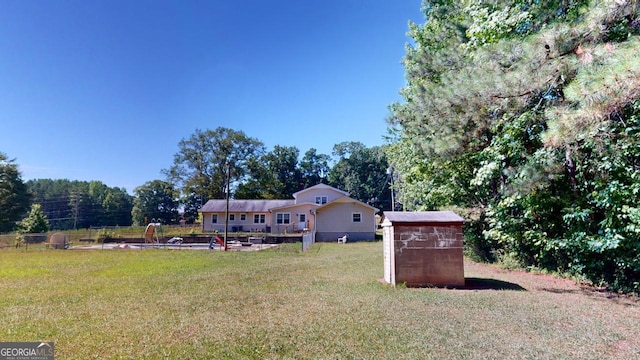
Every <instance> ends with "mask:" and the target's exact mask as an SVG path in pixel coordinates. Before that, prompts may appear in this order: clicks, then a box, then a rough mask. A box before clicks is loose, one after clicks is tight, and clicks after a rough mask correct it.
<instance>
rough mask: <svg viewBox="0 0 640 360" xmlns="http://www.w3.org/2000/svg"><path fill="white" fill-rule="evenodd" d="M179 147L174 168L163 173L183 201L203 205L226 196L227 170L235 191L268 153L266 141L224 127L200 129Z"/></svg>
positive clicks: (174, 160)
mask: <svg viewBox="0 0 640 360" xmlns="http://www.w3.org/2000/svg"><path fill="white" fill-rule="evenodd" d="M178 147H179V151H178V153H176V154H175V155H174V157H173V165H172V166H171V167H170V168H169V169H166V170H163V173H164V174H165V175H166V177H167V179H168V181H170V182H172V183H173V184H175V186H176V187H177V189H179V190H180V191H181V192H182V195H183V198H188V197H194V196H195V197H199V198H201V202H202V203H205V202H206V201H207V200H208V199H223V198H224V197H225V196H226V184H227V169H228V170H229V176H230V182H231V184H232V188H234V187H235V185H237V184H239V183H240V182H242V181H243V180H244V179H245V177H246V176H247V175H248V172H249V168H248V166H249V164H250V163H251V162H252V161H255V159H257V158H259V157H260V156H261V155H262V154H264V145H263V144H262V142H260V141H259V140H257V139H254V138H251V137H249V136H247V135H246V134H245V133H244V132H242V131H236V130H233V129H229V128H224V127H218V128H216V129H215V130H204V131H203V130H199V129H198V130H196V132H195V133H194V134H193V135H191V136H190V137H189V138H188V139H183V140H181V141H180V142H179V143H178ZM227 165H228V166H227Z"/></svg>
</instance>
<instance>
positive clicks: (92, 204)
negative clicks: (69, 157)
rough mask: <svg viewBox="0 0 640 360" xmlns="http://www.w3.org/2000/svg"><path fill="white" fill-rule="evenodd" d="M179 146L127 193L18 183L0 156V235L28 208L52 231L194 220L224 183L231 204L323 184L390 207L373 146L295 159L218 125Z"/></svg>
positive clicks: (95, 184) (349, 145) (346, 146)
mask: <svg viewBox="0 0 640 360" xmlns="http://www.w3.org/2000/svg"><path fill="white" fill-rule="evenodd" d="M178 145H179V150H178V152H177V153H176V154H175V155H174V158H173V163H172V164H171V166H169V167H168V168H167V169H163V170H162V171H161V173H162V174H163V175H164V176H165V178H164V179H157V180H152V181H149V182H147V183H145V184H142V185H140V186H138V187H136V188H135V189H134V191H133V195H130V194H129V193H128V192H127V191H126V189H124V188H118V187H109V186H107V185H105V184H103V183H102V182H100V181H97V180H95V181H77V180H67V179H34V180H28V181H26V182H24V181H22V179H21V176H20V173H19V171H18V168H17V164H16V163H15V160H11V161H9V160H8V158H7V156H6V155H4V154H0V156H1V157H0V176H2V177H0V179H2V180H1V181H0V195H1V196H0V232H9V231H13V230H19V229H20V227H19V225H20V223H21V220H22V221H24V220H23V219H26V218H28V217H29V216H28V215H29V214H30V212H31V213H34V211H35V213H34V215H32V216H36V215H37V216H39V217H40V218H44V219H46V220H47V229H52V230H68V229H79V228H88V227H103V226H130V225H132V224H133V225H144V224H147V223H149V222H160V223H163V224H177V223H179V222H180V220H184V221H185V222H187V223H194V222H196V221H197V220H198V210H199V209H200V207H202V205H204V204H205V203H206V202H207V200H209V199H224V198H225V197H226V194H227V183H228V184H229V194H230V196H231V197H232V198H236V199H289V198H292V196H293V194H294V193H295V192H297V191H300V190H302V189H304V188H307V187H309V186H313V185H316V184H319V183H326V184H329V185H331V186H334V187H337V188H340V189H343V190H345V191H348V192H350V193H351V196H352V197H354V198H356V199H359V200H361V201H363V202H365V203H367V204H369V205H371V206H374V207H377V208H379V209H381V210H382V209H383V208H388V207H389V206H391V204H390V202H391V196H390V187H389V181H388V180H389V179H388V176H387V167H388V162H387V159H386V155H385V153H384V151H383V149H382V148H381V147H378V146H374V147H371V148H369V147H366V146H365V145H363V144H362V143H360V142H343V143H340V144H337V145H335V146H334V149H333V154H332V155H327V154H319V153H318V152H317V150H316V149H313V148H312V149H309V150H308V151H306V152H305V153H304V154H303V155H302V156H301V154H300V151H299V150H298V148H296V147H293V146H292V147H286V146H279V145H276V146H275V147H274V148H273V149H272V150H271V151H267V150H266V148H265V146H264V144H263V143H262V142H261V141H260V140H258V139H255V138H251V137H249V136H247V135H246V134H245V133H244V132H242V131H237V130H233V129H228V128H222V127H219V128H216V129H214V130H196V131H195V132H194V133H193V134H192V135H191V136H190V137H189V138H187V139H183V140H181V141H180V143H179V144H178ZM9 179H10V180H9ZM5 194H11V195H10V196H9V195H6V196H4V195H5ZM31 205H35V206H36V209H35V210H34V209H33V208H31ZM30 221H31V220H30ZM25 224H26V223H25ZM30 229H31V230H33V228H30ZM38 229H41V228H38Z"/></svg>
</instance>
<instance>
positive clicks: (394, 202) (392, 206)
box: [387, 167, 396, 211]
mask: <svg viewBox="0 0 640 360" xmlns="http://www.w3.org/2000/svg"><path fill="white" fill-rule="evenodd" d="M387 175H389V178H390V179H391V186H390V188H391V211H395V208H396V199H395V194H394V191H393V168H392V167H390V168H388V169H387Z"/></svg>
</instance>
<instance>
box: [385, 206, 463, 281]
mask: <svg viewBox="0 0 640 360" xmlns="http://www.w3.org/2000/svg"><path fill="white" fill-rule="evenodd" d="M463 223H464V219H463V218H461V217H460V216H458V215H457V214H456V213H454V212H453V211H423V212H394V211H391V212H385V213H384V220H383V222H382V228H383V237H382V239H383V241H382V243H383V248H384V250H383V254H384V280H385V281H386V282H387V283H390V284H393V285H395V284H398V283H405V284H406V285H407V286H411V287H424V286H456V287H457V286H464V285H465V283H464V257H463V249H462V246H463V237H462V224H463Z"/></svg>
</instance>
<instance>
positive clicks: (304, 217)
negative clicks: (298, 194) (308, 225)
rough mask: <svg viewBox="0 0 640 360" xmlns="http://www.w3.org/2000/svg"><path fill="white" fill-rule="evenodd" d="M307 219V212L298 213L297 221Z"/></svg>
mask: <svg viewBox="0 0 640 360" xmlns="http://www.w3.org/2000/svg"><path fill="white" fill-rule="evenodd" d="M305 221H307V214H298V222H305Z"/></svg>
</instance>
